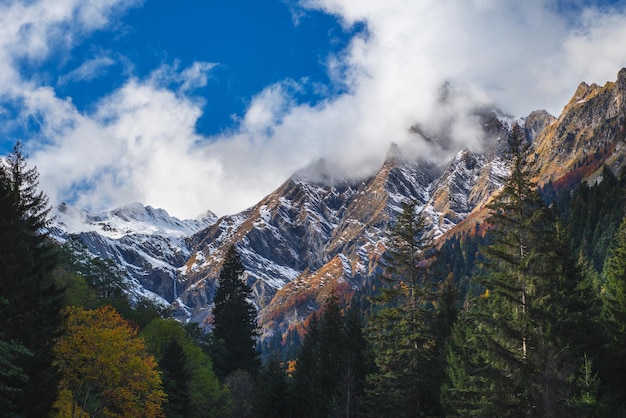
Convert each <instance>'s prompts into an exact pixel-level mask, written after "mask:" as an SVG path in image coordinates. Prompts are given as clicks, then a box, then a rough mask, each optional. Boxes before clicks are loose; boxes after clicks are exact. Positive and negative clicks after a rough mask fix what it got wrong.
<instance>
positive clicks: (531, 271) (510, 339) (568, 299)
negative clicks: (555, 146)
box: [443, 125, 585, 417]
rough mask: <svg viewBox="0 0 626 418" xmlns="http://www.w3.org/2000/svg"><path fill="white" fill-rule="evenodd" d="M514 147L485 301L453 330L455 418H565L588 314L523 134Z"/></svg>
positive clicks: (493, 219) (496, 219)
mask: <svg viewBox="0 0 626 418" xmlns="http://www.w3.org/2000/svg"><path fill="white" fill-rule="evenodd" d="M510 148H511V173H510V175H509V177H508V178H506V179H505V181H504V187H503V190H502V192H501V193H500V195H498V196H497V198H496V199H495V200H494V201H493V203H492V204H491V205H490V210H491V215H490V217H489V219H488V223H489V224H490V226H491V229H490V236H491V243H490V244H489V245H487V246H486V247H484V248H483V249H482V252H483V254H484V256H485V259H486V261H485V264H484V266H483V271H484V274H483V275H482V276H480V277H478V278H476V281H477V283H478V284H480V285H481V286H482V289H483V293H482V295H481V296H480V297H478V298H476V299H475V300H473V301H471V302H470V306H469V309H467V310H466V311H465V312H464V313H463V315H462V320H460V321H459V322H458V324H457V326H456V327H455V329H454V332H453V336H452V339H451V344H450V350H449V355H448V376H449V383H448V385H447V386H446V387H445V388H444V391H443V392H444V394H443V396H444V399H445V404H446V407H447V409H448V412H449V413H451V414H452V415H454V414H459V415H465V416H542V417H549V416H564V414H567V405H566V402H565V401H566V400H567V399H568V397H569V396H570V395H571V393H570V389H571V388H570V385H569V379H570V378H571V375H572V370H575V366H574V362H573V359H572V356H571V355H570V353H569V352H568V348H569V347H568V345H574V344H582V342H581V341H576V338H578V337H581V336H580V334H579V333H576V332H573V331H572V329H574V328H576V326H580V325H581V324H580V323H578V324H574V323H573V322H574V319H576V318H577V314H578V313H580V312H581V311H582V310H584V309H585V303H583V302H582V301H581V300H580V299H579V298H578V294H577V293H576V292H574V290H575V289H576V288H577V287H578V286H579V284H580V283H581V282H582V279H581V276H580V269H578V267H577V266H576V264H575V263H574V262H573V261H572V258H571V255H570V254H569V251H568V249H569V247H568V245H567V241H566V240H565V238H564V237H565V234H563V233H561V231H560V229H559V224H558V223H557V220H556V218H555V213H554V211H552V210H550V209H549V208H547V207H546V206H545V205H544V204H543V201H542V199H541V197H540V196H539V193H538V191H537V188H536V185H535V183H534V182H533V181H532V174H531V171H530V168H529V165H528V163H527V147H526V146H525V142H524V139H523V133H522V132H521V128H520V127H519V126H518V125H514V126H513V129H512V134H511V138H510ZM463 340H465V342H463ZM570 351H572V353H573V352H574V351H575V350H571V349H570ZM581 357H582V356H581Z"/></svg>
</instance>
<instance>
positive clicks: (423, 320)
mask: <svg viewBox="0 0 626 418" xmlns="http://www.w3.org/2000/svg"><path fill="white" fill-rule="evenodd" d="M416 208H417V204H416V202H413V201H411V202H405V203H403V207H402V209H403V210H402V212H401V213H400V215H399V217H398V220H397V223H396V224H395V225H394V227H393V229H392V231H391V234H390V239H389V248H388V251H387V253H386V267H387V274H386V275H385V276H384V277H383V282H384V287H383V289H382V292H381V294H380V295H378V296H377V297H375V298H374V299H373V302H374V304H373V310H374V314H373V316H372V317H371V318H370V321H369V326H368V329H367V335H368V339H369V342H370V344H371V347H372V350H373V356H374V362H375V364H376V369H377V370H376V371H375V372H373V373H371V374H369V375H368V377H367V385H366V402H367V410H368V414H370V415H371V416H397V417H404V416H406V417H412V416H424V415H428V414H437V413H439V412H440V404H439V383H440V380H441V376H442V375H443V370H442V369H441V367H442V366H441V364H442V363H441V362H439V361H438V358H439V351H440V347H439V345H438V344H439V343H441V342H442V339H440V338H439V337H438V335H437V334H438V333H439V332H441V331H442V329H441V327H440V326H439V321H438V318H442V316H441V315H440V314H439V313H438V312H437V309H436V308H437V305H438V304H437V300H438V298H439V292H438V290H439V288H438V287H437V286H436V285H435V284H434V283H433V282H432V279H431V278H430V277H429V268H430V263H429V261H428V260H427V256H428V252H429V251H430V250H431V241H430V240H429V239H428V238H427V237H426V236H425V221H424V218H423V217H422V216H421V214H419V213H418V212H417V211H416ZM442 306H443V305H442ZM446 333H449V331H446Z"/></svg>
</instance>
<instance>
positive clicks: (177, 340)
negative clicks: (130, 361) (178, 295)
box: [141, 318, 228, 417]
mask: <svg viewBox="0 0 626 418" xmlns="http://www.w3.org/2000/svg"><path fill="white" fill-rule="evenodd" d="M186 328H187V329H186ZM189 329H197V327H195V328H191V327H184V326H183V325H182V324H181V323H180V322H178V321H175V320H173V319H161V318H157V319H154V320H153V321H152V322H150V323H149V324H148V326H146V327H145V328H144V329H143V331H142V332H141V337H143V339H144V340H145V343H146V347H147V348H148V350H149V352H150V353H151V354H153V355H154V356H155V358H156V360H157V362H158V365H159V369H160V370H161V372H162V375H163V388H164V390H165V392H166V393H167V397H168V403H166V404H165V405H164V408H163V409H164V411H165V412H166V413H167V416H168V417H169V416H184V417H224V416H226V414H227V412H228V401H227V394H226V391H225V390H224V388H223V387H222V385H220V382H219V380H218V378H217V376H216V375H215V373H214V371H213V364H212V362H211V358H210V357H209V356H208V355H207V354H206V353H205V352H204V351H203V350H202V348H201V347H200V346H199V345H198V344H197V341H195V340H194V339H192V337H190V336H189V335H188V332H187V331H188V330H189ZM181 349H182V353H181Z"/></svg>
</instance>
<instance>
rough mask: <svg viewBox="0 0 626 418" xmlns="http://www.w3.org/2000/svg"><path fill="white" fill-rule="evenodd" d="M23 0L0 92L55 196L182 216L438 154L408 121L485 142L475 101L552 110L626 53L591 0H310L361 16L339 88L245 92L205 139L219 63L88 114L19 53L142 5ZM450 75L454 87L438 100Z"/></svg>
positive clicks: (7, 42)
mask: <svg viewBox="0 0 626 418" xmlns="http://www.w3.org/2000/svg"><path fill="white" fill-rule="evenodd" d="M27 4H28V5H23V4H21V3H17V2H13V3H10V4H9V5H4V6H0V97H3V96H10V97H11V98H14V99H17V100H19V101H20V102H21V103H23V109H22V111H23V113H24V114H25V115H28V116H29V117H35V118H36V120H37V121H38V122H39V123H40V125H41V128H42V132H41V134H42V135H41V136H42V138H44V139H45V140H44V141H43V142H41V143H39V144H34V143H33V144H30V145H29V146H30V149H31V150H32V158H33V160H34V162H35V163H36V164H37V166H38V168H39V170H40V172H41V174H42V176H41V182H42V186H43V188H44V190H45V191H46V193H48V194H49V195H50V197H51V198H52V200H53V201H55V202H59V201H61V200H65V199H68V198H72V197H73V198H75V199H76V201H77V203H78V204H80V205H84V206H91V207H93V208H99V209H102V208H108V207H112V206H117V205H121V204H124V203H129V202H131V201H141V202H143V203H146V204H151V205H153V206H158V207H163V208H165V209H167V210H168V211H170V212H171V213H172V214H174V215H176V216H181V217H190V216H195V215H197V214H199V213H202V212H204V211H206V210H207V209H210V210H213V211H216V212H218V213H220V214H225V213H234V212H236V211H238V210H242V209H244V208H245V207H247V206H249V205H251V204H254V203H256V202H257V201H258V200H259V199H260V198H261V197H262V196H263V195H264V194H266V193H268V192H270V191H271V190H272V189H274V188H275V187H277V186H278V185H279V184H280V182H282V181H284V180H285V179H286V178H287V177H288V176H289V175H290V174H292V173H293V172H294V171H295V170H297V169H299V168H301V167H303V166H304V165H306V164H307V163H309V162H311V161H315V160H317V159H318V158H320V157H325V159H326V160H327V161H329V162H330V164H331V165H335V166H336V167H338V169H340V170H341V171H342V173H343V174H344V175H348V176H352V177H359V176H363V175H366V174H369V173H371V172H372V171H373V170H375V169H376V168H378V167H379V166H380V163H381V162H382V159H383V157H384V155H385V152H386V150H387V149H388V147H389V144H390V143H391V142H392V141H395V142H398V143H400V144H401V146H404V147H406V148H411V149H412V150H413V151H414V152H415V153H417V154H422V155H424V156H430V157H431V158H432V157H435V158H443V154H445V152H443V151H442V150H440V149H439V148H432V147H431V146H429V145H428V144H426V143H425V142H424V141H419V139H418V138H417V137H416V136H415V135H412V134H410V133H409V128H410V127H411V126H412V125H414V124H415V123H419V124H420V125H421V126H422V127H424V129H425V130H427V131H429V132H434V133H446V134H447V135H448V136H450V139H451V141H452V143H451V145H450V146H451V147H452V148H456V147H461V146H473V147H479V146H480V143H481V134H480V130H479V129H478V127H477V124H476V121H475V119H474V117H473V116H472V114H471V110H472V109H473V107H474V106H475V105H476V104H487V103H490V102H494V103H496V104H497V105H499V106H500V107H501V108H502V109H503V110H504V111H507V112H510V113H513V114H515V115H516V116H524V115H526V114H528V113H529V112H530V111H531V110H534V109H535V108H541V107H543V108H546V109H547V110H549V111H550V112H552V113H554V114H558V113H559V112H560V110H561V107H562V106H563V105H564V104H565V102H566V101H567V100H568V99H569V97H570V96H571V94H572V93H573V92H574V90H575V88H576V85H577V83H578V82H580V81H583V80H585V81H588V82H599V83H603V82H604V81H606V80H612V79H614V78H615V74H616V73H617V71H618V69H619V68H620V67H622V66H625V65H626V55H624V54H623V53H622V51H620V46H621V45H626V30H625V29H624V28H625V27H626V15H625V13H624V11H623V10H621V11H616V10H612V11H610V13H609V12H607V11H606V10H599V9H590V8H588V9H586V10H585V12H584V14H583V15H581V16H579V17H576V16H574V18H572V17H571V16H568V17H567V18H565V17H563V16H562V15H559V14H557V12H556V11H555V10H556V9H555V2H554V1H550V0H545V1H540V0H531V1H528V2H523V3H522V2H508V1H499V0H421V1H410V0H387V1H384V2H381V1H379V0H308V1H306V2H304V1H303V2H301V4H302V5H303V6H304V7H305V8H304V9H300V11H298V10H296V11H295V12H294V16H300V14H298V13H301V12H302V11H305V12H306V10H307V8H308V9H319V10H323V11H325V12H327V13H331V14H333V15H335V16H337V17H338V18H339V19H340V20H341V21H342V22H343V24H344V25H345V26H346V27H348V26H350V25H352V24H354V23H355V22H365V24H366V25H367V33H366V34H363V35H361V36H357V37H355V38H354V39H353V40H352V42H351V43H350V44H349V46H348V47H347V48H346V50H345V51H342V52H341V53H340V54H337V55H336V56H333V57H330V58H329V60H328V66H329V73H330V75H331V76H332V77H333V79H334V80H335V82H336V83H337V84H338V85H341V86H342V87H345V88H347V90H348V93H346V94H342V95H340V96H336V97H329V98H328V99H327V100H323V101H321V102H319V103H318V104H316V105H315V106H313V105H309V104H301V103H298V102H297V100H296V99H295V97H296V96H297V94H296V93H297V92H298V89H299V88H301V87H302V86H301V84H306V82H307V81H306V80H302V81H293V80H285V81H284V82H282V83H277V84H274V85H271V86H268V87H267V88H265V89H264V90H263V91H261V92H259V93H258V94H257V95H256V96H255V97H253V98H252V99H251V100H250V105H249V107H248V110H247V112H246V114H245V115H243V116H241V117H240V118H239V119H237V126H236V127H234V128H233V129H232V130H231V131H230V132H228V133H224V134H222V135H218V136H215V137H212V138H203V137H201V136H200V135H199V134H198V133H197V131H196V128H195V126H196V123H197V122H198V120H199V118H200V117H201V115H202V111H203V109H202V103H203V100H201V99H200V98H199V97H198V96H197V95H196V93H195V91H196V89H198V88H201V87H203V86H205V85H206V84H207V80H208V77H210V74H211V70H212V69H213V68H214V65H215V64H213V63H207V62H200V61H198V62H196V63H193V64H192V65H191V66H189V67H188V68H179V67H180V65H179V64H178V63H177V62H174V63H173V64H171V65H163V66H161V67H160V68H157V69H155V70H154V72H153V73H152V74H151V75H150V76H148V77H147V78H145V79H137V78H130V79H128V80H127V81H126V82H125V83H123V85H122V86H121V87H119V88H118V89H117V90H114V91H112V92H110V94H109V95H108V96H107V97H105V98H103V99H101V100H100V101H99V102H98V103H94V104H93V107H92V109H93V110H92V112H90V113H81V112H79V111H78V110H77V109H76V108H75V107H74V106H73V104H72V102H71V101H70V100H69V99H68V100H64V99H61V98H59V97H57V96H56V94H55V92H54V90H53V89H52V88H51V87H50V86H46V85H45V84H37V82H34V81H30V80H25V79H22V78H21V75H20V74H19V71H18V70H17V63H18V62H19V60H23V59H28V60H41V59H45V58H46V57H47V56H48V55H49V54H50V52H51V51H53V50H59V49H61V50H69V49H70V48H71V47H72V45H73V44H74V43H75V42H77V40H78V39H79V35H81V34H84V33H85V32H89V31H93V30H96V29H100V28H105V27H107V25H109V24H110V22H111V21H112V16H115V14H116V13H119V12H120V11H122V10H123V9H124V8H127V7H131V6H133V5H136V4H137V2H134V1H122V0H119V1H114V0H108V1H105V0H102V1H90V2H83V1H81V0H40V1H33V2H29V3H27ZM18 46H19V47H18ZM103 65H104V66H106V65H108V63H107V62H106V61H101V62H98V61H96V60H94V61H93V62H89V61H88V62H86V63H84V64H83V65H82V66H81V67H82V68H81V67H79V68H78V69H77V70H76V74H75V76H76V77H80V76H83V77H89V76H92V75H94V76H95V75H96V74H97V72H98V70H99V69H102V67H103ZM81 74H82V75H81ZM446 82H449V83H451V85H452V86H454V88H453V90H452V91H453V93H452V96H451V99H450V100H448V101H445V102H442V101H441V100H440V99H441V88H442V85H443V84H444V83H446ZM306 87H309V86H306ZM331 90H332V89H331ZM205 99H206V100H210V98H205ZM447 152H449V151H447Z"/></svg>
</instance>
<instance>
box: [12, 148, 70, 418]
mask: <svg viewBox="0 0 626 418" xmlns="http://www.w3.org/2000/svg"><path fill="white" fill-rule="evenodd" d="M26 165H27V164H26V159H25V157H24V155H23V154H22V150H21V145H20V144H19V143H18V144H16V145H15V147H14V148H13V151H12V152H11V153H10V154H9V155H8V156H7V158H6V159H5V160H4V161H3V162H2V163H1V164H0V298H3V299H4V300H6V301H7V303H6V304H5V305H4V306H1V307H0V335H3V336H4V338H6V339H7V340H8V341H15V342H17V343H19V344H20V345H22V346H23V347H25V348H26V349H27V350H28V351H29V352H30V353H32V355H30V356H24V355H19V354H18V353H17V352H16V358H15V361H14V364H15V365H16V366H17V367H19V368H21V369H22V371H23V373H24V374H25V375H26V376H28V379H27V380H26V381H25V382H24V381H23V379H18V381H15V382H14V383H13V384H12V386H14V387H16V388H19V389H20V390H19V392H17V393H15V399H14V403H15V406H16V408H17V409H18V410H19V411H20V413H21V415H22V416H26V417H27V416H33V417H41V416H46V415H47V414H49V412H50V410H51V408H52V404H53V402H54V400H55V398H56V390H57V389H56V388H57V386H58V382H59V374H58V372H57V370H56V368H55V367H54V366H53V355H52V346H53V343H54V339H55V338H56V337H57V336H58V335H59V331H60V327H61V324H62V321H63V317H62V312H61V310H62V304H63V292H62V290H60V289H58V288H57V287H56V285H55V281H54V278H53V276H52V270H53V268H54V265H55V256H54V252H53V245H52V244H51V242H50V240H49V239H48V236H47V233H46V226H47V215H48V212H49V208H48V200H47V198H46V196H45V195H44V194H43V193H42V192H39V191H38V190H37V188H38V173H37V170H36V169H35V168H30V169H28V168H27V167H26Z"/></svg>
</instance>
